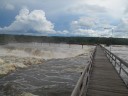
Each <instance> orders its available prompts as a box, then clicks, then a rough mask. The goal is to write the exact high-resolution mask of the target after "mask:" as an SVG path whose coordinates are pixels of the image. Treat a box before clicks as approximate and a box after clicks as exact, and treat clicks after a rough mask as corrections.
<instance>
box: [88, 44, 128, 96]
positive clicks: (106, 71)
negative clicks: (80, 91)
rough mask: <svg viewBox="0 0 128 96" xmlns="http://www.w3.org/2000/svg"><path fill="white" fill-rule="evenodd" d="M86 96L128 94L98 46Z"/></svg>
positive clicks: (124, 95)
mask: <svg viewBox="0 0 128 96" xmlns="http://www.w3.org/2000/svg"><path fill="white" fill-rule="evenodd" d="M87 96H128V89H127V87H126V86H125V84H124V83H123V81H122V80H121V78H120V77H119V75H118V74H117V72H116V71H115V69H114V67H113V66H112V64H111V63H110V62H109V60H108V58H107V57H106V55H105V53H104V52H103V50H102V49H101V48H100V47H99V46H98V47H97V51H96V55H95V59H94V66H93V71H92V73H91V77H90V81H89V85H88V91H87Z"/></svg>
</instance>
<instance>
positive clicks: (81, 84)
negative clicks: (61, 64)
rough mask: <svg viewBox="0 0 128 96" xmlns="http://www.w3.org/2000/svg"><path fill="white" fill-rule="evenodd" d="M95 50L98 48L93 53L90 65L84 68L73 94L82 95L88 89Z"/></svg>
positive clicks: (72, 95) (75, 95)
mask: <svg viewBox="0 0 128 96" xmlns="http://www.w3.org/2000/svg"><path fill="white" fill-rule="evenodd" d="M95 52H96V48H95V49H94V51H93V52H92V53H91V56H90V62H89V64H88V66H86V67H85V68H84V71H83V72H82V75H81V76H80V78H79V80H78V82H77V84H76V86H75V88H74V90H73V91H72V94H71V96H82V94H83V93H85V91H87V86H88V81H89V77H90V73H91V69H92V67H93V61H94V56H95Z"/></svg>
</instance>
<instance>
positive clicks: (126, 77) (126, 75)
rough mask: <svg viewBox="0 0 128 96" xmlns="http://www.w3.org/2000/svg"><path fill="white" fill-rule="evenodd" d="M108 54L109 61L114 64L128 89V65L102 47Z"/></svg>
mask: <svg viewBox="0 0 128 96" xmlns="http://www.w3.org/2000/svg"><path fill="white" fill-rule="evenodd" d="M101 47H102V48H103V50H104V52H105V53H106V55H107V57H108V59H109V61H110V62H111V63H112V64H113V66H114V68H115V69H116V70H117V73H118V74H119V76H120V77H121V78H122V80H123V81H124V83H125V85H126V86H127V87H128V63H127V62H125V61H123V60H122V59H121V58H119V57H118V56H116V55H115V54H113V53H112V52H110V51H109V50H107V49H106V48H104V47H103V46H101Z"/></svg>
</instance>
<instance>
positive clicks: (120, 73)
mask: <svg viewBox="0 0 128 96" xmlns="http://www.w3.org/2000/svg"><path fill="white" fill-rule="evenodd" d="M121 64H122V63H121V62H120V69H119V74H120V75H121V69H122V67H121Z"/></svg>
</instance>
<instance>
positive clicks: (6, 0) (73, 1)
mask: <svg viewBox="0 0 128 96" xmlns="http://www.w3.org/2000/svg"><path fill="white" fill-rule="evenodd" d="M112 30H113V34H112ZM0 33H1V34H3V33H4V34H24V35H45V36H48V35H49V36H52V35H53V36H56V35H57V36H86V37H88V36H90V37H97V36H101V37H110V36H113V37H122V38H127V37H128V1H127V0H0Z"/></svg>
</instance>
